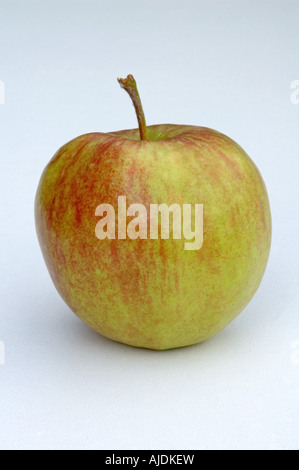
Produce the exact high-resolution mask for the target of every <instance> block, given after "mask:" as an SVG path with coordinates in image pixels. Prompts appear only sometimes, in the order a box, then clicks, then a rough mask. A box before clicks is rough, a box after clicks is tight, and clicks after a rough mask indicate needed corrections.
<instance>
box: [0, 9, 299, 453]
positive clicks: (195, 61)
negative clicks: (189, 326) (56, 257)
mask: <svg viewBox="0 0 299 470" xmlns="http://www.w3.org/2000/svg"><path fill="white" fill-rule="evenodd" d="M298 25H299V1H298V0H296V1H294V0H293V1H290V0H281V1H266V0H250V1H246V0H245V1H238V0H222V1H215V0H212V1H211V0H206V1H199V0H196V1H188V0H180V1H177V0H159V1H158V0H150V1H148V0H146V1H141V0H136V1H133V0H126V1H120V0H119V1H116V0H106V1H86V0H84V1H83V0H82V1H65V0H59V1H34V2H33V1H25V0H22V1H20V2H16V1H12V0H9V1H8V0H7V1H3V0H2V1H0V80H2V81H3V82H4V84H5V104H1V105H0V158H1V175H0V178H1V180H0V188H1V198H0V205H1V218H0V224H1V231H0V236H1V260H0V261H1V277H0V291H1V304H0V309H1V310H0V314H1V315H0V341H1V342H2V343H0V345H1V344H2V345H3V343H4V345H5V364H4V365H0V448H1V449H117V448H118V449H120V448H123V449H142V448H144V449H163V448H164V449H180V448H181V449H192V448H193V449H298V447H299V446H298V441H299V439H298V437H299V436H298V399H299V381H298V374H299V328H298V305H299V294H298V292H299V289H298V274H299V270H298V236H299V230H298V228H299V227H298V196H299V191H298V170H299V134H298V125H299V105H296V104H292V101H291V93H292V89H291V83H292V82H293V81H294V80H299V61H298V53H299V27H298ZM128 73H132V74H134V75H135V78H136V79H137V81H138V84H139V91H140V94H141V95H142V99H143V105H144V108H145V111H146V116H147V122H148V124H158V123H168V122H171V123H177V124H194V125H203V126H207V127H211V128H214V129H217V130H219V131H221V132H223V133H225V134H227V135H229V136H230V137H232V138H233V139H234V140H236V141H237V142H238V143H239V144H240V145H241V146H242V147H243V148H244V149H245V150H246V151H247V152H248V153H249V155H250V156H251V158H252V159H253V160H254V161H255V163H256V164H257V166H258V167H259V169H260V171H261V173H262V175H263V177H264V180H265V182H266V185H267V188H268V192H269V197H270V202H271V208H272V216H273V243H272V249H271V256H270V260H269V264H268V267H267V271H266V274H265V276H264V279H263V282H262V284H261V287H260V289H259V291H258V293H257V294H256V296H255V297H254V299H253V300H252V301H251V303H250V304H249V305H248V306H247V308H246V309H245V311H244V312H243V313H242V315H241V316H240V317H238V318H237V319H236V320H235V321H234V322H233V323H232V324H231V325H230V326H229V327H227V328H226V329H225V330H224V331H223V332H222V333H220V334H218V335H217V336H216V337H214V338H212V339H211V340H209V341H207V342H205V343H203V344H200V345H197V346H192V347H189V348H184V349H179V350H173V351H166V352H155V351H149V350H139V349H134V348H131V347H128V346H125V345H121V344H117V343H114V342H112V341H109V340H108V339H105V338H103V337H101V336H100V335H97V334H96V333H94V332H93V331H92V330H90V329H89V328H88V327H87V326H85V325H84V324H83V323H81V321H80V320H79V319H77V317H75V315H74V314H73V313H72V312H71V311H70V310H69V309H68V308H67V306H66V305H65V304H64V302H63V301H62V300H61V299H60V297H59V295H58V294H57V293H56V290H55V288H54V286H53V284H52V282H51V280H50V277H49V275H48V272H47V270H46V267H45V264H44V261H43V259H42V256H41V252H40V249H39V246H38V243H37V239H36V235H35V228H34V218H33V201H34V196H35V191H36V187H37V184H38V180H39V177H40V174H41V172H42V170H43V168H44V166H45V165H46V164H47V162H48V161H49V159H50V158H51V157H52V155H53V154H54V153H55V152H56V150H57V149H58V148H59V147H60V146H61V145H63V144H64V143H65V142H67V141H68V140H70V139H72V138H74V137H76V136H77V135H80V134H83V133H86V132H92V131H102V132H106V131H113V130H119V129H124V128H131V127H136V120H135V116H134V111H133V107H132V105H131V104H130V102H129V98H128V96H127V95H126V93H125V92H124V91H122V90H120V88H119V85H118V84H117V81H116V77H118V76H120V77H125V76H126V75H127V74H128ZM297 97H299V94H298V95H297ZM0 351H1V347H0ZM3 359H4V358H3V354H2V360H3ZM0 362H1V358H0ZM2 362H3V361H2Z"/></svg>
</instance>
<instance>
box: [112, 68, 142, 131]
mask: <svg viewBox="0 0 299 470" xmlns="http://www.w3.org/2000/svg"><path fill="white" fill-rule="evenodd" d="M117 80H118V83H119V84H120V86H121V88H123V89H124V90H126V92H127V93H128V94H129V95H130V98H131V100H132V101H133V105H134V108H135V112H136V116H137V120H138V126H139V133H140V139H141V140H149V139H148V136H147V128H146V122H145V116H144V112H143V108H142V104H141V99H140V96H139V93H138V89H137V84H136V81H135V78H134V77H133V75H128V76H127V78H118V79H117Z"/></svg>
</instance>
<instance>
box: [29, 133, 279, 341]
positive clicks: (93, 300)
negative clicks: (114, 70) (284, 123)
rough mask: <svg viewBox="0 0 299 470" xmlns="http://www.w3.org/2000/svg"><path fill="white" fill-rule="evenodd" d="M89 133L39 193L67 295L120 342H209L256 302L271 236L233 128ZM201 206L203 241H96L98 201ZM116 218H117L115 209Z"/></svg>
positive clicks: (38, 206) (54, 274) (41, 223)
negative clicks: (187, 244)
mask: <svg viewBox="0 0 299 470" xmlns="http://www.w3.org/2000/svg"><path fill="white" fill-rule="evenodd" d="M148 136H149V139H150V140H148V141H141V140H140V138H139V132H138V129H131V130H125V131H118V132H114V133H107V134H104V133H91V134H86V135H82V136H80V137H78V138H76V139H74V140H72V141H71V142H69V143H67V144H66V145H64V146H63V147H62V148H61V149H60V150H58V152H57V153H56V154H55V155H54V157H53V158H52V160H51V161H50V162H49V164H48V165H47V167H46V168H45V170H44V172H43V174H42V177H41V180H40V183H39V186H38V190H37V194H36V200H35V220H36V229H37V235H38V239H39V243H40V246H41V250H42V253H43V256H44V259H45V262H46V264H47V267H48V270H49V273H50V275H51V278H52V280H53V282H54V284H55V286H56V289H57V290H58V292H59V293H60V295H61V297H62V298H63V299H64V301H65V302H66V303H67V305H68V306H69V307H70V308H71V310H72V311H73V312H74V313H75V314H76V315H77V316H78V317H79V318H81V320H83V321H84V322H85V323H86V324H87V325H89V326H90V327H91V328H93V329H94V330H95V331H97V332H99V333H100V334H102V335H104V336H106V337H108V338H111V339H113V340H115V341H118V342H121V343H126V344H129V345H132V346H137V347H143V348H149V349H158V350H162V349H170V348H177V347H182V346H187V345H191V344H194V343H198V342H201V341H204V340H206V339H207V338H209V337H211V336H213V335H215V334H216V333H218V332H219V331H221V330H222V329H223V328H224V327H225V326H226V325H228V324H229V323H230V322H231V321H232V320H233V319H234V318H235V317H236V316H237V315H238V314H239V313H240V312H241V311H242V310H243V309H244V307H245V306H246V305H247V304H248V302H249V301H250V300H251V298H252V297H253V295H254V294H255V292H256V290H257V289H258V287H259V285H260V282H261V280H262V277H263V274H264V271H265V268H266V264H267V260H268V256H269V251H270V244H271V214H270V207H269V200H268V196H267V191H266V187H265V184H264V182H263V179H262V177H261V175H260V173H259V170H258V169H257V167H256V166H255V164H254V163H253V162H252V160H251V159H250V158H249V156H248V155H247V154H246V153H245V152H244V150H242V148H241V147H240V146H239V145H238V144H236V143H235V142H234V141H233V140H231V139H230V138H229V137H227V136H225V135H223V134H221V133H219V132H217V131H214V130H211V129H208V128H204V127H197V126H184V125H172V124H163V125H155V126H148ZM119 195H125V196H127V206H129V205H130V204H133V203H141V204H144V205H145V206H146V207H149V204H151V203H152V204H153V203H158V204H161V203H165V204H168V205H170V204H173V203H177V204H180V205H182V204H203V214H204V221H203V226H204V233H203V237H204V238H203V245H202V247H201V249H200V250H194V251H186V250H184V241H185V240H184V239H183V238H182V240H173V239H172V237H170V239H169V240H161V239H158V240H151V239H147V240H140V239H137V240H131V239H127V240H118V239H115V240H108V239H105V240H99V239H98V238H97V237H96V236H95V225H96V223H97V221H98V220H99V218H98V217H95V209H96V207H97V206H98V205H99V204H102V203H109V204H112V205H113V206H114V207H115V209H117V197H118V196H119ZM116 221H117V219H116Z"/></svg>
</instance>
